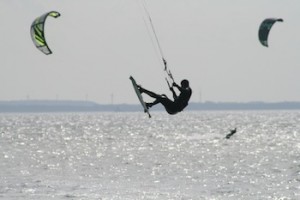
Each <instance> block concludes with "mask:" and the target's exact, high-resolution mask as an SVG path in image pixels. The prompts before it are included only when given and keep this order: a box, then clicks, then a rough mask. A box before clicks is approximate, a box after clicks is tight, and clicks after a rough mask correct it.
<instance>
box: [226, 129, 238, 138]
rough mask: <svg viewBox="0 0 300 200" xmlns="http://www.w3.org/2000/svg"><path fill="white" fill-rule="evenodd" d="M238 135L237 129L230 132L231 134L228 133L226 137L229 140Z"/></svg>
mask: <svg viewBox="0 0 300 200" xmlns="http://www.w3.org/2000/svg"><path fill="white" fill-rule="evenodd" d="M235 133H236V128H235V129H233V130H230V133H228V134H227V135H226V139H229V138H230V137H231V136H233V134H235Z"/></svg>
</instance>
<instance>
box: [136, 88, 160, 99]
mask: <svg viewBox="0 0 300 200" xmlns="http://www.w3.org/2000/svg"><path fill="white" fill-rule="evenodd" d="M138 89H139V91H140V93H145V94H147V95H149V96H150V97H152V98H155V99H158V98H161V96H162V95H159V94H156V93H154V92H151V91H149V90H147V89H145V88H142V87H141V86H139V88H138Z"/></svg>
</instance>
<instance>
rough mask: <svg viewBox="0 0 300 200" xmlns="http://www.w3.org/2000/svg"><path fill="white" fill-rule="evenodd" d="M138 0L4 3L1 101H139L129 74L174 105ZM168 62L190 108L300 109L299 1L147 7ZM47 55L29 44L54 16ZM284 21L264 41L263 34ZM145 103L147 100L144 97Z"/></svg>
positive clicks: (179, 0) (0, 8)
mask: <svg viewBox="0 0 300 200" xmlns="http://www.w3.org/2000/svg"><path fill="white" fill-rule="evenodd" d="M141 2H142V0H42V1H41V0H0V23H1V28H0V30H1V31H0V34H1V37H0V53H1V59H0V69H1V73H0V80H1V84H0V91H1V93H0V100H19V99H26V98H30V99H61V100H85V99H88V100H91V101H95V102H98V103H105V104H106V103H111V101H112V96H113V102H114V103H138V100H137V98H136V96H135V93H134V91H133V88H132V85H131V82H130V80H129V76H130V75H132V76H134V77H135V79H136V80H137V82H138V83H140V84H142V86H144V87H145V88H148V89H150V90H154V91H156V92H158V93H165V94H167V95H169V96H170V97H171V93H170V92H169V90H168V87H167V84H166V82H165V73H164V71H163V66H162V65H161V63H160V60H159V56H158V51H157V49H156V48H155V47H154V46H153V43H152V41H151V37H150V36H149V34H148V31H147V26H146V25H147V24H145V22H144V20H143V19H145V16H146V15H145V11H144V10H143V7H142V6H141ZM147 6H148V7H147V8H148V9H149V12H150V13H151V17H152V20H153V24H154V26H155V29H156V32H157V35H158V37H159V41H160V44H161V47H162V49H163V52H164V56H165V58H166V59H167V61H168V64H169V68H170V69H171V71H172V73H173V75H174V78H175V80H176V81H177V82H180V80H181V79H183V78H186V79H188V80H190V84H191V87H192V89H193V91H194V93H193V96H192V99H191V101H193V102H196V101H199V100H200V99H202V101H225V102H228V101H236V102H248V101H272V102H274V101H300V56H299V54H300V12H299V11H300V1H299V0H228V1H224V0H147ZM52 10H55V11H58V12H60V13H61V17H59V18H57V19H54V18H50V17H49V18H48V20H47V24H46V38H47V42H48V44H49V46H50V48H51V50H52V51H53V54H52V55H49V56H46V55H44V54H43V53H41V52H40V51H39V50H37V49H36V48H35V47H34V45H33V43H32V41H31V37H30V25H31V23H32V21H33V20H34V19H35V18H36V17H38V16H40V15H42V14H44V13H45V12H48V11H52ZM269 17H278V18H283V19H284V22H283V23H276V24H275V25H274V26H273V29H272V30H271V33H270V37H269V46H270V47H269V48H266V47H263V46H262V45H261V44H260V43H259V41H258V27H259V25H260V23H261V22H262V20H264V19H265V18H269ZM146 100H148V99H147V98H146Z"/></svg>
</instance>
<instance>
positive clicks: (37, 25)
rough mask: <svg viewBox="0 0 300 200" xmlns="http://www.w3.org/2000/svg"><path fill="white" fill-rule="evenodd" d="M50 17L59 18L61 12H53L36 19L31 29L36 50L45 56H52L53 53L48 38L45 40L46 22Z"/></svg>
mask: <svg viewBox="0 0 300 200" xmlns="http://www.w3.org/2000/svg"><path fill="white" fill-rule="evenodd" d="M48 16H51V17H54V18H57V17H59V16H60V13H59V12H56V11H51V12H47V13H45V14H43V15H42V16H40V17H38V18H36V19H35V20H34V21H33V22H32V24H31V28H30V34H31V38H32V41H33V43H34V44H35V46H36V48H38V49H39V50H40V51H42V52H43V53H44V54H46V55H48V54H51V53H52V51H51V50H50V48H49V47H48V45H47V42H46V38H45V33H44V29H45V22H46V19H47V17H48Z"/></svg>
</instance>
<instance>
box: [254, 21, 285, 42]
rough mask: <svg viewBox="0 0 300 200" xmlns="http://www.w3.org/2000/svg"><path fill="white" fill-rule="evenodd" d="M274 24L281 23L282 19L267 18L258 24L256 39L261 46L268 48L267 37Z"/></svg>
mask: <svg viewBox="0 0 300 200" xmlns="http://www.w3.org/2000/svg"><path fill="white" fill-rule="evenodd" d="M275 22H283V19H280V18H267V19H265V20H264V21H263V22H262V23H261V24H260V27H259V31H258V38H259V41H260V43H261V44H262V45H263V46H266V47H268V36H269V33H270V30H271V28H272V26H273V24H274V23H275Z"/></svg>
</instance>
